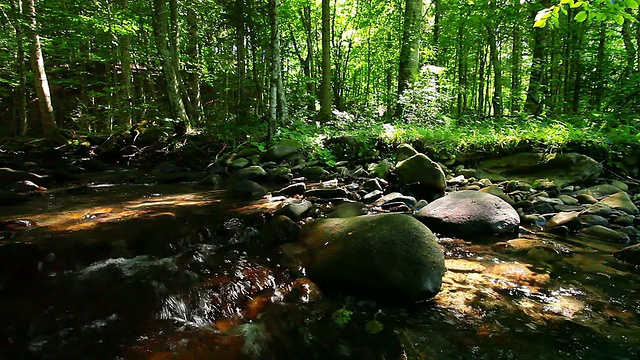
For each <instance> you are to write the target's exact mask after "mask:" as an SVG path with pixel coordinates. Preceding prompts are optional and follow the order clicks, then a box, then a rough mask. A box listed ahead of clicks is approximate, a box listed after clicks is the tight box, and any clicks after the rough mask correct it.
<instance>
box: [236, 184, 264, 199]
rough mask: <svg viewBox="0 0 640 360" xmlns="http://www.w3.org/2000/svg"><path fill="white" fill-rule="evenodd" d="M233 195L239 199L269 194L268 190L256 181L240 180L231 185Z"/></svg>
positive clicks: (258, 197) (256, 197)
mask: <svg viewBox="0 0 640 360" xmlns="http://www.w3.org/2000/svg"><path fill="white" fill-rule="evenodd" d="M230 190H231V195H232V196H233V197H235V198H237V199H244V200H249V199H260V198H262V197H263V196H265V195H266V194H267V190H266V189H265V188H264V187H262V185H260V184H258V183H257V182H255V181H251V180H238V181H234V182H232V183H231V185H230Z"/></svg>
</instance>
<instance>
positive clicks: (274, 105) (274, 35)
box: [267, 0, 280, 141]
mask: <svg viewBox="0 0 640 360" xmlns="http://www.w3.org/2000/svg"><path fill="white" fill-rule="evenodd" d="M277 1H278V0H268V4H269V27H270V28H271V81H270V83H269V127H268V132H267V141H271V139H272V138H273V136H274V135H275V131H276V127H277V126H278V124H277V122H278V78H279V77H280V68H279V66H278V63H279V62H280V41H279V35H278V3H277Z"/></svg>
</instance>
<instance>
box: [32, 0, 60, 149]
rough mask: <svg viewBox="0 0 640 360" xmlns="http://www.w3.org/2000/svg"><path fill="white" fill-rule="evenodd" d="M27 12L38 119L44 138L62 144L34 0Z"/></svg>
mask: <svg viewBox="0 0 640 360" xmlns="http://www.w3.org/2000/svg"><path fill="white" fill-rule="evenodd" d="M27 6H28V14H29V16H30V18H31V19H30V20H31V21H30V25H31V26H30V27H26V28H27V33H28V35H29V39H30V41H31V49H30V52H31V55H30V62H31V68H32V71H33V73H34V77H33V78H34V81H35V87H36V94H37V95H38V107H39V108H40V120H41V122H42V132H43V135H44V138H45V139H47V140H49V141H50V142H52V143H54V144H64V143H66V142H67V140H66V139H65V138H64V136H62V133H61V132H60V129H58V125H57V124H56V120H55V115H54V113H53V103H52V102H51V91H50V90H49V82H48V80H47V72H46V71H45V67H44V56H43V55H42V45H41V44H40V36H39V35H38V31H37V29H38V22H37V20H36V4H35V0H29V1H28V2H27Z"/></svg>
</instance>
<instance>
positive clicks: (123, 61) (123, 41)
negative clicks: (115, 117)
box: [120, 0, 133, 127]
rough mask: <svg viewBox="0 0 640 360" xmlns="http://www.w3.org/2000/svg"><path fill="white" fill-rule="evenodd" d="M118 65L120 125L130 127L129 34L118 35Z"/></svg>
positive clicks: (123, 1)
mask: <svg viewBox="0 0 640 360" xmlns="http://www.w3.org/2000/svg"><path fill="white" fill-rule="evenodd" d="M120 6H121V7H122V9H124V10H127V8H128V7H129V0H121V2H120ZM120 54H121V57H120V66H121V67H122V100H123V106H124V109H122V112H121V114H122V115H121V118H120V125H122V126H126V127H131V125H132V123H133V94H132V92H133V91H132V88H133V86H132V83H133V82H132V73H131V62H132V61H131V35H129V34H126V35H121V37H120Z"/></svg>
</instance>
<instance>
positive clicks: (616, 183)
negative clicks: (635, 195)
mask: <svg viewBox="0 0 640 360" xmlns="http://www.w3.org/2000/svg"><path fill="white" fill-rule="evenodd" d="M611 185H613V186H615V187H617V188H618V189H620V190H622V191H625V192H626V191H629V185H627V184H625V183H623V182H622V181H618V180H613V181H612V182H611Z"/></svg>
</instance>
